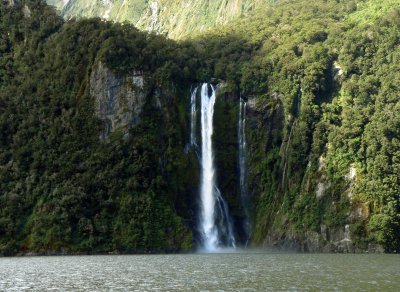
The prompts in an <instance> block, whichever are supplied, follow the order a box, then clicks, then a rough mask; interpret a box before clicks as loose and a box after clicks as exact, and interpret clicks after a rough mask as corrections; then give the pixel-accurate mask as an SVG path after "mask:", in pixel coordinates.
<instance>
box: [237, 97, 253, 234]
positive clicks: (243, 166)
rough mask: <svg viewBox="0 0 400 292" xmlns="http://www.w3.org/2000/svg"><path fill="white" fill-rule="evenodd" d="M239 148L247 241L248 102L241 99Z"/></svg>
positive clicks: (240, 179) (248, 230)
mask: <svg viewBox="0 0 400 292" xmlns="http://www.w3.org/2000/svg"><path fill="white" fill-rule="evenodd" d="M238 148H239V159H238V160H239V184H240V199H241V202H242V206H243V210H244V214H245V219H244V222H243V225H244V226H243V227H244V231H245V233H246V239H247V240H248V238H249V236H250V222H249V210H248V194H247V164H246V163H247V162H246V102H245V101H244V100H243V99H242V98H240V101H239V119H238Z"/></svg>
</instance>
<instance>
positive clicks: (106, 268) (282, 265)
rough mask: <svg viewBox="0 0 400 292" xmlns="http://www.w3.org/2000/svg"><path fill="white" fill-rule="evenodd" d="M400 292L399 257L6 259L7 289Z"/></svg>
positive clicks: (3, 286)
mask: <svg viewBox="0 0 400 292" xmlns="http://www.w3.org/2000/svg"><path fill="white" fill-rule="evenodd" d="M4 290H5V291H24V290H29V291H46V290H47V291H48V290H55V291H60V290H61V291H71V290H73V291H110V290H112V291H190V290H192V291H277V290H284V291H304V290H311V291H400V257H399V256H398V255H362V254H277V253H231V254H228V253H227V254H186V255H131V256H125V255H124V256H122V255H121V256H64V257H58V256H57V257H16V258H0V291H4Z"/></svg>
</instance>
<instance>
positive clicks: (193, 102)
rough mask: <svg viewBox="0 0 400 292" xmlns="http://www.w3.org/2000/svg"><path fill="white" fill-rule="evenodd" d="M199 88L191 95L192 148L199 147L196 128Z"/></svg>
mask: <svg viewBox="0 0 400 292" xmlns="http://www.w3.org/2000/svg"><path fill="white" fill-rule="evenodd" d="M196 94H197V87H195V88H194V89H193V91H192V93H191V95H190V146H192V147H193V146H197V139H196V127H197V123H196V122H197V107H196Z"/></svg>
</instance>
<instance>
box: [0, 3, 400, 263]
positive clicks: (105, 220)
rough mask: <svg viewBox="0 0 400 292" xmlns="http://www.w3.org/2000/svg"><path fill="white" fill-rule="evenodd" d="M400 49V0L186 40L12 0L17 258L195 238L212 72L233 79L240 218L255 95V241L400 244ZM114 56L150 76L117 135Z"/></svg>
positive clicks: (224, 163)
mask: <svg viewBox="0 0 400 292" xmlns="http://www.w3.org/2000/svg"><path fill="white" fill-rule="evenodd" d="M399 61H400V2H399V1H397V0H390V1H384V3H382V1H379V0H369V1H367V0H365V1H361V0H360V1H356V0H353V1H340V0H316V1H313V2H312V3H310V2H309V1H305V0H293V1H278V3H276V4H274V5H271V6H265V8H260V9H257V10H255V11H253V12H252V13H251V15H250V16H248V17H247V16H246V17H242V18H238V19H237V20H233V21H232V22H229V23H228V24H226V25H224V26H219V27H217V28H214V29H213V30H211V31H208V32H206V33H198V34H196V35H193V37H192V38H190V39H188V38H186V39H183V40H180V41H174V40H171V39H167V38H165V37H163V36H159V35H156V34H154V33H147V32H141V31H139V30H138V29H136V28H135V27H134V26H133V25H132V24H128V23H126V22H125V23H112V22H108V21H104V20H102V19H100V18H94V19H70V20H68V21H65V20H63V19H62V18H61V17H60V16H59V15H58V14H57V11H56V10H55V8H53V7H51V6H48V5H47V4H45V2H44V1H39V0H22V1H4V0H3V1H1V2H0V254H4V255H13V254H17V253H27V252H34V253H46V252H66V253H101V252H176V251H183V250H190V249H192V248H193V247H195V246H196V240H197V237H198V234H197V232H198V231H197V230H196V218H197V217H196V201H197V199H196V196H197V187H198V176H199V173H198V165H197V160H196V155H195V153H191V152H187V151H185V144H186V143H187V139H188V128H189V125H188V112H187V108H188V102H189V94H190V88H192V87H193V85H196V84H198V83H199V82H213V83H219V84H223V86H221V90H220V93H219V94H220V95H221V96H225V97H226V98H225V99H221V100H223V102H222V101H221V102H220V103H219V104H217V108H216V117H215V123H216V133H215V143H216V152H217V154H216V156H217V157H216V159H217V164H218V167H219V169H220V170H223V171H221V172H220V173H221V174H220V176H219V177H218V180H219V183H220V185H221V186H222V192H223V193H224V195H225V196H226V197H227V200H228V203H229V205H230V208H231V210H232V213H233V216H234V217H235V218H236V219H237V221H240V218H241V217H242V216H243V214H242V213H243V210H241V209H240V207H239V206H236V205H235V200H236V199H235V196H237V192H236V191H235V188H237V178H236V176H235V174H236V173H235V172H236V171H237V168H236V165H235V163H236V162H235V159H236V158H235V157H236V155H237V153H236V151H237V149H236V148H235V146H233V145H234V142H235V139H236V137H234V135H235V129H234V128H232V126H233V127H234V126H235V125H234V124H235V121H236V119H237V116H236V114H237V111H236V107H237V106H238V103H236V100H237V98H238V96H239V95H240V96H242V97H243V98H245V99H246V100H247V101H248V104H249V107H250V108H249V113H248V115H249V116H248V124H247V129H246V131H247V134H248V139H249V141H248V145H249V147H248V150H247V151H248V157H249V161H248V182H249V183H248V186H249V193H250V194H251V206H250V209H251V222H252V234H251V244H252V246H270V245H274V246H278V247H279V246H287V245H291V246H292V247H294V248H296V249H301V250H311V251H312V250H315V251H325V250H326V251H364V250H371V251H372V250H379V248H377V247H381V249H382V250H384V251H386V252H396V251H399V250H400V111H399V110H400V97H399V92H400V88H399V87H400V65H399V64H400V62H399ZM99 64H103V65H104V66H105V67H107V68H108V69H109V70H110V72H113V73H112V74H113V76H116V77H115V79H116V80H125V79H124V78H131V77H130V76H140V77H141V78H142V79H143V80H144V85H143V88H141V90H142V91H143V96H144V104H143V108H142V109H141V112H140V115H139V117H140V118H139V121H138V122H137V123H135V125H134V126H133V125H131V126H129V127H128V129H127V130H126V129H122V128H115V129H113V130H112V131H108V132H107V135H106V136H104V135H103V136H102V135H101V133H102V132H104V121H103V120H101V119H100V118H99V116H98V114H97V109H96V106H95V100H96V101H97V99H96V98H95V96H93V92H94V91H93V89H92V88H91V87H93V84H91V83H92V82H91V80H92V79H93V78H94V77H93V76H97V75H96V72H97V71H99V69H98V68H99ZM103 65H102V66H103ZM106 72H108V71H106ZM98 74H99V75H101V74H102V73H101V72H100V73H98ZM108 74H111V73H108ZM108 79H111V77H108ZM121 82H122V81H121ZM96 90H97V89H96ZM99 90H100V89H99ZM124 90H125V91H129V90H130V91H129V92H131V91H133V92H135V90H136V91H137V90H138V89H136V88H134V89H129V88H128V89H124ZM218 129H221V130H218ZM218 133H221V134H218ZM222 133H224V134H222ZM229 133H232V135H231V136H229V135H228V134H229ZM338 234H339V235H338ZM343 240H345V241H346V240H348V241H350V242H351V248H349V247H348V245H346V248H345V249H343V248H338V247H337V244H336V243H335V241H343ZM314 241H317V242H318V244H317V247H315V244H312V242H314ZM346 244H347V242H346ZM339 245H340V244H339ZM326 246H328V248H325V247H326Z"/></svg>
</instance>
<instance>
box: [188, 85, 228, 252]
mask: <svg viewBox="0 0 400 292" xmlns="http://www.w3.org/2000/svg"><path fill="white" fill-rule="evenodd" d="M192 96H193V95H192ZM215 99H216V91H215V88H214V87H213V86H212V85H211V95H209V86H208V84H207V83H204V84H203V85H202V87H201V185H200V199H201V212H200V226H199V227H200V231H201V234H202V248H203V249H204V250H205V251H211V252H212V251H217V250H218V249H219V248H221V247H223V245H224V244H225V245H226V246H228V247H235V237H234V235H233V227H232V223H231V219H230V216H229V212H228V206H227V203H226V202H225V201H224V199H223V197H222V195H221V193H220V191H219V190H218V188H217V186H216V183H215V167H214V154H213V145H212V136H213V116H214V105H215Z"/></svg>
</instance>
